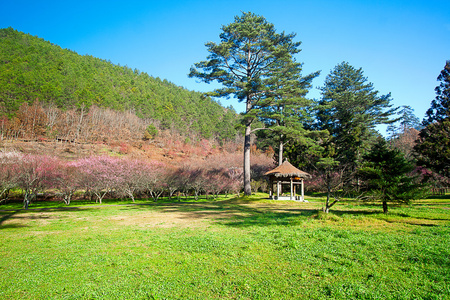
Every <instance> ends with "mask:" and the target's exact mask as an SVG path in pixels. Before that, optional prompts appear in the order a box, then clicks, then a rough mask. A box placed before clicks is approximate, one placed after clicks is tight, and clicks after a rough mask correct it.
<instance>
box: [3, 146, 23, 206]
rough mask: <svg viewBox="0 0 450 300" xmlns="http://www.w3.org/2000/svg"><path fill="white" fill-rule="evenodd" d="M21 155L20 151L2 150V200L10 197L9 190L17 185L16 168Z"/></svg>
mask: <svg viewBox="0 0 450 300" xmlns="http://www.w3.org/2000/svg"><path fill="white" fill-rule="evenodd" d="M21 157H22V155H21V154H20V153H18V152H0V202H2V201H4V200H6V199H8V195H9V191H10V190H11V189H12V188H14V187H16V186H17V172H16V171H15V168H16V165H17V163H18V162H19V160H20V159H21Z"/></svg>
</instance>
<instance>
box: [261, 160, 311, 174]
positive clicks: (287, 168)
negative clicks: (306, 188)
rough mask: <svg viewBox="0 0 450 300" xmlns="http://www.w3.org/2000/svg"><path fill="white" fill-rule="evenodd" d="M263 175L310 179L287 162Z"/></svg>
mask: <svg viewBox="0 0 450 300" xmlns="http://www.w3.org/2000/svg"><path fill="white" fill-rule="evenodd" d="M264 175H274V176H275V177H300V178H311V175H310V174H308V173H306V172H304V171H302V170H299V169H297V168H296V167H294V166H293V165H291V163H290V162H288V161H287V160H286V161H285V162H284V163H282V164H281V166H278V167H276V168H275V169H273V170H272V171H269V172H266V174H264Z"/></svg>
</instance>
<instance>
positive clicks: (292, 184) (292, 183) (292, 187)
mask: <svg viewBox="0 0 450 300" xmlns="http://www.w3.org/2000/svg"><path fill="white" fill-rule="evenodd" d="M293 191H294V182H293V178H292V177H291V196H290V200H292V192H293Z"/></svg>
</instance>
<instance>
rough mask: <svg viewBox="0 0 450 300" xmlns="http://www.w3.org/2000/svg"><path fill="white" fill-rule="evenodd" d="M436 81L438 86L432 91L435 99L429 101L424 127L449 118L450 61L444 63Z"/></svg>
mask: <svg viewBox="0 0 450 300" xmlns="http://www.w3.org/2000/svg"><path fill="white" fill-rule="evenodd" d="M437 80H438V81H439V85H438V86H436V88H435V89H434V90H435V91H436V98H435V99H434V100H433V101H431V107H430V108H429V109H428V110H427V112H426V117H425V119H424V120H423V125H424V126H427V125H428V124H431V123H433V122H435V121H442V120H443V119H445V118H449V117H450V60H447V61H446V63H445V66H444V69H443V70H442V71H441V73H440V74H439V76H438V78H437Z"/></svg>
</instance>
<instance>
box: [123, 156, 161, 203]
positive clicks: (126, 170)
mask: <svg viewBox="0 0 450 300" xmlns="http://www.w3.org/2000/svg"><path fill="white" fill-rule="evenodd" d="M152 172H153V165H152V163H147V162H144V161H139V160H136V159H134V160H130V159H123V160H121V161H119V164H118V169H117V173H118V179H119V181H118V190H119V193H121V194H123V195H126V196H128V197H130V198H131V200H133V202H134V201H135V199H134V197H135V195H136V193H138V192H140V191H144V190H145V188H146V187H147V181H148V177H149V176H150V174H151V173H152Z"/></svg>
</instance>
